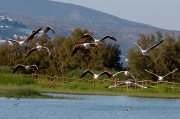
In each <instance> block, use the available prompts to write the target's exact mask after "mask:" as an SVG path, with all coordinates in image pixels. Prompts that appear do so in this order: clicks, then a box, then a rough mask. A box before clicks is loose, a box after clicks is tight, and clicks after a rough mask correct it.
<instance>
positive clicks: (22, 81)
mask: <svg viewBox="0 0 180 119" xmlns="http://www.w3.org/2000/svg"><path fill="white" fill-rule="evenodd" d="M35 83H36V81H35V80H33V79H32V78H31V77H25V76H18V75H16V74H10V73H8V74H0V84H3V85H8V84H13V85H29V84H35Z"/></svg>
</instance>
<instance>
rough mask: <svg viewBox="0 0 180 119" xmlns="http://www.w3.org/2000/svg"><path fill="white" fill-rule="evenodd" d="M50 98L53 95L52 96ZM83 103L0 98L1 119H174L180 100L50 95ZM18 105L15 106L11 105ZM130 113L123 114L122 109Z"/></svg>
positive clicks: (59, 100)
mask: <svg viewBox="0 0 180 119" xmlns="http://www.w3.org/2000/svg"><path fill="white" fill-rule="evenodd" d="M51 95H52V94H51ZM53 95H56V96H66V97H73V98H83V99H84V100H67V99H20V100H15V99H13V98H10V99H6V98H0V106H1V108H0V117H1V119H13V118H14V119H35V118H36V119H112V118H113V119H120V118H123V119H132V118H133V119H143V118H147V119H156V118H159V119H170V118H171V119H177V118H180V114H179V110H180V99H153V98H135V97H126V96H99V95H68V94H53ZM16 103H18V105H17V106H15V105H14V104H16ZM127 109H128V110H129V111H128V112H126V111H125V110H127Z"/></svg>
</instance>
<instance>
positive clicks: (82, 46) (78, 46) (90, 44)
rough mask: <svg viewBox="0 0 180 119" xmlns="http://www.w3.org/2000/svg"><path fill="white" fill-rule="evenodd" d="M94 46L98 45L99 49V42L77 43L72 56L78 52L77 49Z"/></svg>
mask: <svg viewBox="0 0 180 119" xmlns="http://www.w3.org/2000/svg"><path fill="white" fill-rule="evenodd" d="M92 47H97V48H98V49H99V46H98V44H97V43H83V44H78V45H75V46H74V48H73V50H72V53H71V57H73V56H74V54H75V53H77V51H78V50H80V49H81V48H84V49H90V48H92Z"/></svg>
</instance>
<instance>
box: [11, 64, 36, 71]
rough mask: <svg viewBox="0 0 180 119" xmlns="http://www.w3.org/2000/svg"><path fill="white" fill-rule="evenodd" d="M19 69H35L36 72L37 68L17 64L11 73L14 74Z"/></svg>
mask: <svg viewBox="0 0 180 119" xmlns="http://www.w3.org/2000/svg"><path fill="white" fill-rule="evenodd" d="M19 68H24V69H25V70H26V71H29V70H31V69H32V68H35V69H36V70H38V67H37V66H36V65H23V64H17V65H16V67H15V68H14V70H13V73H15V72H16V71H17V70H18V69H19Z"/></svg>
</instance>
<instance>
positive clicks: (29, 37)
mask: <svg viewBox="0 0 180 119" xmlns="http://www.w3.org/2000/svg"><path fill="white" fill-rule="evenodd" d="M41 29H42V28H40V29H38V30H36V31H34V32H32V33H30V34H29V35H28V36H27V38H26V39H24V40H23V41H17V40H11V39H10V40H9V41H11V42H15V43H18V44H19V45H21V46H22V45H23V44H24V43H28V41H29V40H32V39H33V38H34V36H35V35H36V34H37V33H39V31H40V30H41Z"/></svg>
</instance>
